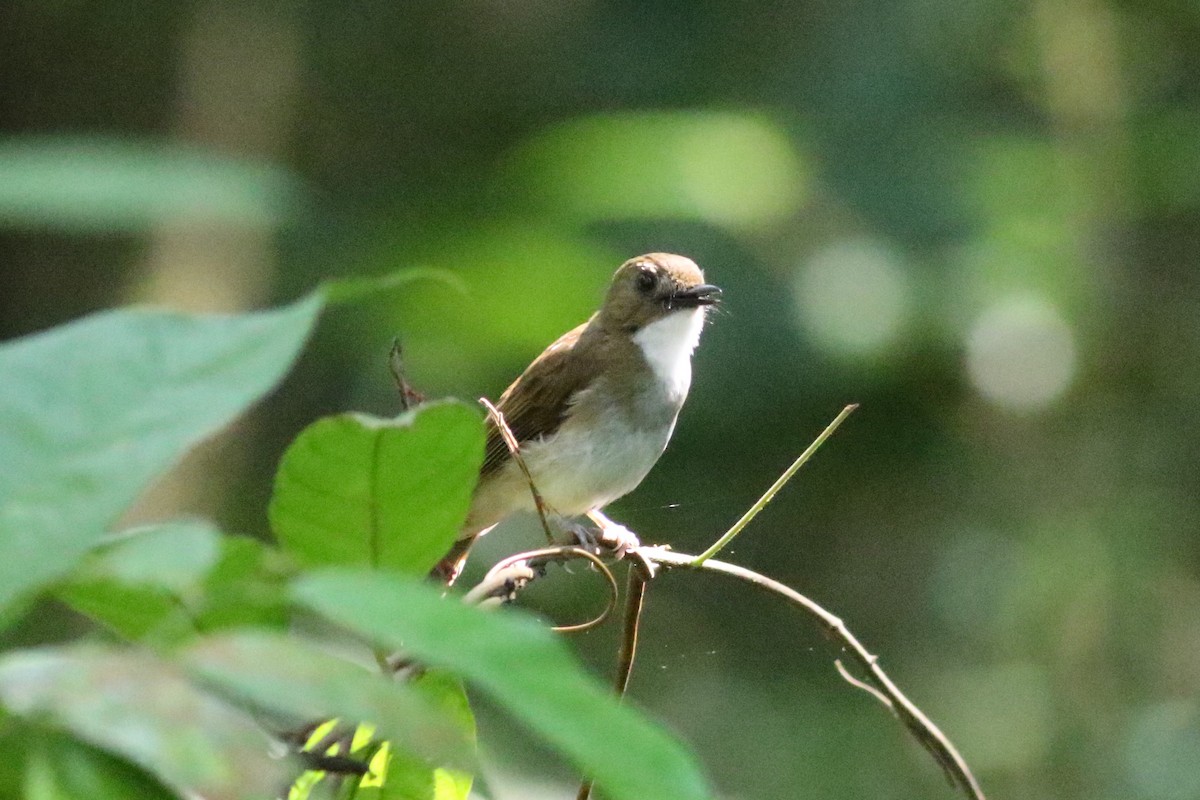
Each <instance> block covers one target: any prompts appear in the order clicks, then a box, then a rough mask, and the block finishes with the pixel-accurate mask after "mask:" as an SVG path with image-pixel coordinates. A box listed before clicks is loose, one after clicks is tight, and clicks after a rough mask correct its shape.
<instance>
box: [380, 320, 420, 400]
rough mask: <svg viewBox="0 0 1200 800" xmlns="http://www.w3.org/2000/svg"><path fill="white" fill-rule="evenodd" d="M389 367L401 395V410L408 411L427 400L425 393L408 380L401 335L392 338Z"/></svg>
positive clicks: (397, 390)
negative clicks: (401, 347)
mask: <svg viewBox="0 0 1200 800" xmlns="http://www.w3.org/2000/svg"><path fill="white" fill-rule="evenodd" d="M388 369H389V370H391V373H392V381H393V382H394V383H395V384H396V392H397V394H399V395H400V410H401V411H408V410H409V409H410V408H415V407H416V406H419V405H421V403H424V402H425V395H423V394H421V393H420V392H418V391H417V390H416V389H414V388H413V387H412V384H410V383H409V382H408V375H407V374H406V372H405V370H404V353H403V352H402V351H401V349H400V339H399V337H397V338H395V339H392V349H391V350H390V351H389V352H388Z"/></svg>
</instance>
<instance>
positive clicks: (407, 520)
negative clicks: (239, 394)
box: [270, 401, 484, 575]
mask: <svg viewBox="0 0 1200 800" xmlns="http://www.w3.org/2000/svg"><path fill="white" fill-rule="evenodd" d="M483 443H484V432H483V424H482V420H481V417H480V414H479V413H478V412H477V411H476V410H475V409H474V408H472V407H470V406H468V405H466V404H464V403H460V402H456V401H443V402H436V403H427V404H425V405H422V406H420V407H418V408H416V409H413V410H412V411H409V412H407V413H405V414H403V415H401V416H400V417H398V418H397V419H395V420H382V419H378V418H374V417H367V416H364V415H360V414H343V415H340V416H336V417H327V418H325V419H322V420H319V421H317V422H315V423H313V424H312V425H310V426H309V427H308V428H306V429H305V430H304V431H303V432H301V434H300V435H299V436H298V437H297V438H296V440H295V441H294V442H293V443H292V445H291V446H290V447H289V448H288V450H287V452H286V453H285V454H284V456H283V461H282V463H281V464H280V466H279V472H278V473H277V475H276V477H275V491H274V494H273V496H272V497H271V507H270V519H271V528H272V529H273V530H274V531H275V535H276V536H278V537H279V541H280V543H281V544H282V545H283V546H284V548H285V549H286V550H287V551H289V552H290V553H292V554H293V555H295V556H296V558H297V559H298V560H299V561H300V562H301V563H302V564H304V565H308V566H329V565H348V566H371V567H380V568H386V569H393V570H398V571H402V572H406V573H408V574H411V575H425V574H427V573H428V572H429V570H430V569H431V568H432V567H433V566H434V565H435V564H436V563H437V562H438V559H439V558H441V557H442V556H443V555H444V554H445V553H446V551H447V550H448V549H450V546H451V545H452V544H453V543H454V540H455V539H456V538H457V537H458V531H459V529H460V528H461V527H462V524H463V521H464V520H465V519H466V516H467V509H468V507H469V505H470V502H471V492H472V491H473V490H474V487H475V480H476V476H477V475H478V473H479V466H480V464H481V463H482V461H483Z"/></svg>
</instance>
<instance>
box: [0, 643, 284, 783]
mask: <svg viewBox="0 0 1200 800" xmlns="http://www.w3.org/2000/svg"><path fill="white" fill-rule="evenodd" d="M0 699H2V700H3V702H4V704H5V706H7V708H8V709H10V710H11V711H13V712H14V713H16V714H20V715H21V716H24V717H27V718H30V719H36V720H46V721H48V722H49V723H50V724H52V725H54V726H55V727H59V728H62V729H65V730H68V731H70V732H71V733H72V734H74V735H75V736H77V737H79V738H80V739H83V740H84V741H87V742H90V743H91V744H93V745H95V746H97V747H99V748H101V749H103V750H107V751H109V752H111V753H115V754H118V755H120V756H122V757H124V758H126V759H128V760H129V761H131V762H133V763H135V764H137V765H139V766H140V767H142V768H143V769H146V770H148V771H149V772H151V773H152V774H154V775H156V776H157V777H158V778H160V779H161V780H163V781H164V782H165V783H167V784H168V785H170V786H172V787H173V788H175V789H177V790H181V791H182V790H191V791H194V792H197V793H199V794H200V795H202V796H204V797H209V798H213V799H214V800H218V799H220V798H239V797H272V796H274V794H275V792H276V791H277V790H278V788H279V786H281V785H282V782H283V781H284V779H285V775H286V771H287V764H286V763H285V762H280V761H278V760H275V759H273V758H271V757H270V756H269V755H268V752H269V742H268V740H267V737H266V735H265V734H264V733H263V732H262V730H261V729H259V728H258V727H257V726H256V725H255V724H254V723H252V722H251V721H250V719H249V718H248V717H246V716H245V715H244V714H242V713H240V712H237V711H235V710H234V709H233V708H231V707H229V706H228V705H226V704H224V703H222V702H220V701H218V700H217V699H216V698H214V697H211V696H209V695H207V694H205V693H203V692H201V691H200V690H198V689H197V688H196V687H195V686H193V685H192V684H190V683H189V682H188V681H187V679H186V678H185V676H184V675H183V673H182V671H181V670H180V669H179V668H178V667H177V666H175V665H173V664H170V663H167V662H164V661H162V660H160V659H157V658H154V657H152V656H150V655H147V654H143V653H131V652H120V651H113V650H104V649H101V648H96V647H73V648H45V649H41V650H27V651H21V652H18V653H15V654H12V655H9V656H7V657H5V658H4V659H2V660H0Z"/></svg>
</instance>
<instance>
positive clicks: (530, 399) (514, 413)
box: [479, 322, 595, 476]
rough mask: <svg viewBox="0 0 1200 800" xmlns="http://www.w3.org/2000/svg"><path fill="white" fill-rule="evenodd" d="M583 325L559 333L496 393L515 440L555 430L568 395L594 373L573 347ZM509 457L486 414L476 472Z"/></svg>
mask: <svg viewBox="0 0 1200 800" xmlns="http://www.w3.org/2000/svg"><path fill="white" fill-rule="evenodd" d="M586 327H587V323H586V322H585V323H584V324H582V325H580V326H579V327H578V328H575V329H574V330H571V331H568V332H567V333H564V334H563V335H562V336H560V337H559V338H558V340H557V341H555V342H554V344H552V345H550V346H549V347H547V348H546V349H545V351H543V352H542V354H541V355H540V356H538V357H537V359H535V360H534V362H533V363H532V364H530V365H529V368H528V369H526V370H525V372H524V374H522V375H521V377H519V378H517V379H516V380H515V381H513V382H512V385H510V386H509V387H508V388H507V389H505V390H504V394H502V395H500V402H499V403H497V404H496V407H497V408H498V409H500V412H501V413H502V414H504V421H505V422H507V423H508V427H509V428H510V429H511V430H512V432H513V435H514V436H515V437H516V438H517V442H519V443H521V444H524V443H525V442H529V441H532V440H534V439H538V438H539V437H542V436H548V435H550V434H552V433H554V432H555V431H556V430H558V426H559V425H560V424H562V421H563V419H564V418H565V417H566V415H567V409H568V408H569V407H570V401H571V398H572V397H573V396H574V395H575V393H576V392H578V391H579V390H580V389H582V388H583V387H584V386H586V385H587V382H588V379H589V377H590V376H591V375H594V374H595V372H594V369H593V368H592V365H591V363H590V361H591V359H589V358H588V357H587V354H586V353H584V352H581V351H579V350H578V349H576V347H575V345H576V344H577V343H578V341H579V335H580V334H581V333H583V329H584V328H586ZM510 458H512V454H511V453H509V451H508V446H507V445H505V444H504V439H503V438H502V437H501V436H500V430H499V429H498V428H497V427H496V425H495V423H493V422H492V420H491V418H490V417H489V418H488V421H487V450H486V451H485V455H484V459H483V466H482V467H481V468H480V470H479V474H480V475H481V476H486V475H489V474H491V473H493V472H496V471H498V470H499V469H500V468H501V467H503V466H504V465H505V464H506V463H507V462H508V460H509V459H510Z"/></svg>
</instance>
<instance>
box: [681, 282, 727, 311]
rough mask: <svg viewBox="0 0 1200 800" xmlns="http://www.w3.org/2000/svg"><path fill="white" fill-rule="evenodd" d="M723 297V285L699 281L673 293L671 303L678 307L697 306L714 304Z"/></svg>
mask: <svg viewBox="0 0 1200 800" xmlns="http://www.w3.org/2000/svg"><path fill="white" fill-rule="evenodd" d="M720 297H721V287H719V286H713V285H712V284H711V283H699V284H696V285H695V286H689V287H688V288H686V289H679V290H677V291H675V292H674V293H672V295H671V298H670V304H671V305H672V306H675V307H678V308H695V307H697V306H711V305H714V304H715V303H716V302H717V301H718V300H719V299H720Z"/></svg>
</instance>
